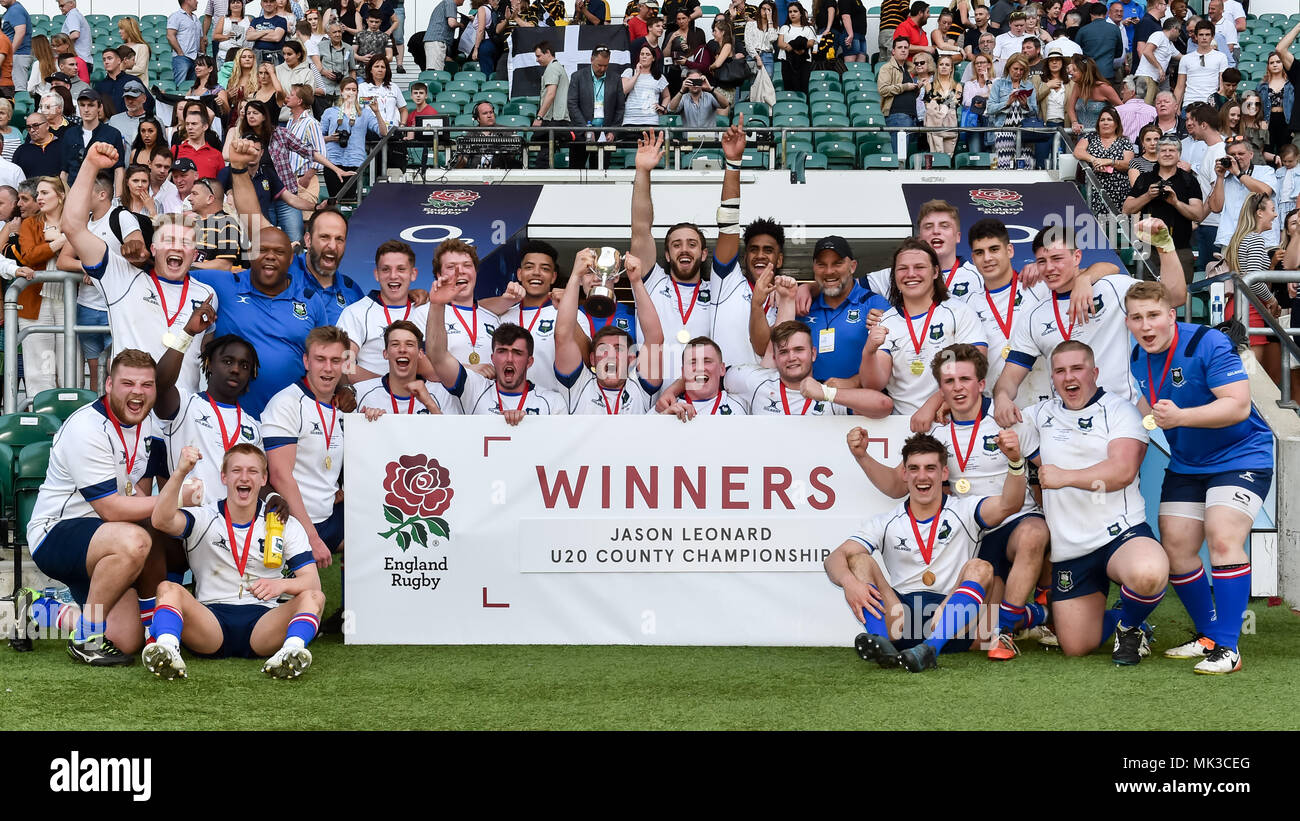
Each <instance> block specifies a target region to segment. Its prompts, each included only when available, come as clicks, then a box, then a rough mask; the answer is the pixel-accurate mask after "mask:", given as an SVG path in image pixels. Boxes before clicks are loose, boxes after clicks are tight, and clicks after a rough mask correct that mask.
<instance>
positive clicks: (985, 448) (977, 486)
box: [930, 399, 1037, 521]
mask: <svg viewBox="0 0 1300 821" xmlns="http://www.w3.org/2000/svg"><path fill="white" fill-rule="evenodd" d="M1024 427H1025V425H1024V424H1020V425H1017V426H1016V427H1015V428H1014V430H1015V431H1016V432H1017V433H1018V434H1020V435H1021V437H1023V436H1024V434H1023V432H1022V430H1023V428H1024ZM1001 431H1002V428H1000V427H999V426H998V423H997V420H996V419H994V418H993V403H992V402H991V401H990V400H989V399H985V400H984V403H983V407H982V413H981V414H980V418H979V420H978V421H972V422H958V421H956V420H953V421H951V422H949V423H948V424H946V425H935V426H934V427H932V428H930V435H931V436H933V437H934V438H935V439H938V440H939V441H940V442H943V444H944V446H945V447H946V448H948V487H949V488H950V489H951V490H950V492H951V493H952V495H953V496H954V497H957V498H966V497H972V496H973V497H976V498H983V497H985V496H1001V495H1002V485H1003V483H1004V482H1005V481H1006V479H1007V457H1005V456H1003V455H1002V451H1001V450H999V449H998V434H999V433H1001ZM954 443H955V444H954ZM959 452H960V455H958V454H959ZM963 461H965V463H966V466H965V467H962V462H963ZM962 479H965V480H966V481H967V482H969V483H970V488H969V489H967V490H966V491H965V492H962V491H961V489H960V487H959V481H960V480H962ZM1036 507H1037V505H1036V504H1035V503H1034V497H1033V496H1032V495H1030V493H1029V488H1025V503H1024V504H1023V505H1022V506H1021V507H1020V512H1019V513H1016V514H1015V515H1014V517H1009V518H1008V519H1007V521H1010V520H1011V518H1015V517H1019V516H1020V515H1021V514H1024V513H1029V512H1030V511H1032V510H1034V509H1035V508H1036Z"/></svg>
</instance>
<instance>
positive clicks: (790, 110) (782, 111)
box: [772, 101, 808, 117]
mask: <svg viewBox="0 0 1300 821" xmlns="http://www.w3.org/2000/svg"><path fill="white" fill-rule="evenodd" d="M772 116H773V117H807V116H808V104H807V103H797V102H790V101H787V102H783V103H777V104H776V105H774V106H772Z"/></svg>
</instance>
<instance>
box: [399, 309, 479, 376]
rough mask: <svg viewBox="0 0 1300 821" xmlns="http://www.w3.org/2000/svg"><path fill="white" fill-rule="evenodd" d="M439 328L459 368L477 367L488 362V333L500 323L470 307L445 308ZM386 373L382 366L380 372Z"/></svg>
mask: <svg viewBox="0 0 1300 821" xmlns="http://www.w3.org/2000/svg"><path fill="white" fill-rule="evenodd" d="M442 321H443V325H444V327H446V329H447V350H448V351H449V352H450V353H451V355H452V356H453V357H455V358H456V361H457V362H459V363H460V364H462V365H478V364H481V363H483V362H491V361H492V332H493V331H495V330H496V329H497V326H498V325H500V324H501V319H500V317H498V316H497V315H496V314H494V313H492V312H491V311H489V310H488V309H487V308H483V307H480V306H479V305H478V303H475V304H474V305H472V306H471V305H448V306H447V307H446V309H445V310H444V311H443V318H442ZM471 353H476V354H478V362H470V361H469V360H470V354H471ZM386 370H388V366H387V363H385V365H384V367H383V368H380V371H386Z"/></svg>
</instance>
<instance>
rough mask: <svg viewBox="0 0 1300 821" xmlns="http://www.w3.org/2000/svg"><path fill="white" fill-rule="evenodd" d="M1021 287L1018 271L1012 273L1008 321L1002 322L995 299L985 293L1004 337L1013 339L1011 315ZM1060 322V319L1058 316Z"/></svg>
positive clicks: (1014, 310) (1014, 309) (985, 297)
mask: <svg viewBox="0 0 1300 821" xmlns="http://www.w3.org/2000/svg"><path fill="white" fill-rule="evenodd" d="M1019 287H1020V274H1019V273H1018V272H1016V271H1012V272H1011V299H1010V300H1009V301H1008V302H1007V321H1006V322H1003V321H1002V316H1001V315H1000V314H998V309H997V306H996V305H994V304H993V297H992V296H991V295H990V294H989V292H988V290H985V291H984V300H985V301H986V302H988V304H989V310H990V311H992V312H993V319H994V321H996V322H997V323H998V330H999V331H1001V332H1002V336H1003V337H1004V338H1006V339H1011V315H1012V314H1014V313H1015V312H1016V289H1017V288H1019ZM1057 319H1058V320H1059V319H1060V317H1059V316H1058V317H1057Z"/></svg>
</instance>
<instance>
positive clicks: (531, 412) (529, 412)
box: [524, 408, 541, 416]
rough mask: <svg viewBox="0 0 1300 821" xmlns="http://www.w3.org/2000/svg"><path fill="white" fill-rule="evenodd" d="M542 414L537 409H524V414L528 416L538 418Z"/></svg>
mask: <svg viewBox="0 0 1300 821" xmlns="http://www.w3.org/2000/svg"><path fill="white" fill-rule="evenodd" d="M540 413H541V411H539V410H538V409H537V408H524V414H525V415H527V416H537V415H538V414H540Z"/></svg>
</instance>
